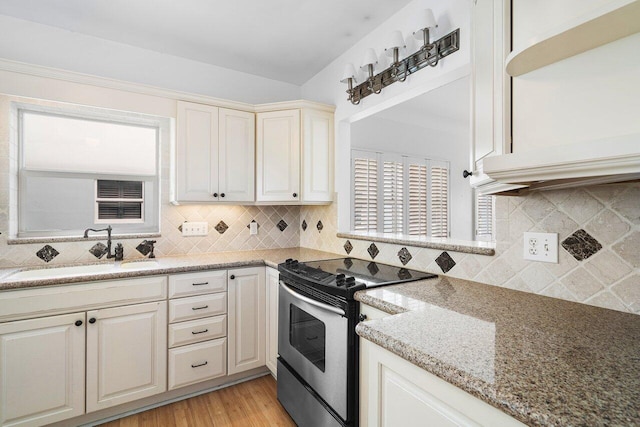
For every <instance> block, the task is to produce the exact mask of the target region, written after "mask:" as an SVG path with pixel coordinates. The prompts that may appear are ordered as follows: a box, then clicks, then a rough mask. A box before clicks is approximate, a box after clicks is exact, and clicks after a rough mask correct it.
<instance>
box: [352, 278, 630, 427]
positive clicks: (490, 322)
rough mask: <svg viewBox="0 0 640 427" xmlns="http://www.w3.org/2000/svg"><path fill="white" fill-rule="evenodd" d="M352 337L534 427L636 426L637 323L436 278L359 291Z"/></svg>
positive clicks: (589, 308)
mask: <svg viewBox="0 0 640 427" xmlns="http://www.w3.org/2000/svg"><path fill="white" fill-rule="evenodd" d="M356 299H358V300H359V301H361V302H362V303H365V304H368V305H370V306H373V307H375V308H378V309H380V310H382V311H385V312H387V313H390V314H393V316H389V317H386V318H383V319H379V320H371V321H365V322H360V324H359V325H358V326H357V328H356V332H357V333H358V335H360V336H361V337H363V338H365V339H367V340H370V341H372V342H374V343H376V344H378V345H380V346H382V347H383V348H385V349H387V350H389V351H391V352H393V353H395V354H397V355H399V356H400V357H402V358H404V359H406V360H408V361H410V362H412V363H413V364H415V365H417V366H420V367H421V368H423V369H425V370H427V371H429V372H431V373H432V374H434V375H437V376H438V377H440V378H442V379H444V380H446V381H448V382H449V383H451V384H453V385H455V386H457V387H459V388H461V389H464V390H465V391H467V392H469V393H470V394H472V395H474V396H476V397H479V398H480V399H482V400H484V401H485V402H487V403H489V404H491V405H493V406H495V407H497V408H499V409H501V410H502V411H504V412H506V413H508V414H510V415H511V416H513V417H515V418H517V419H518V420H520V421H522V422H524V423H526V424H528V425H534V426H604V425H606V426H614V425H615V426H631V425H640V316H638V315H634V314H628V313H622V312H617V311H613V310H607V309H603V308H598V307H592V306H588V305H584V304H577V303H572V302H567V301H563V300H559V299H554V298H549V297H544V296H539V295H534V294H529V293H524V292H519V291H513V290H510V289H504V288H499V287H495V286H489V285H483V284H480V283H476V282H470V281H466V280H461V279H454V278H448V277H439V278H437V279H428V280H422V281H419V282H412V283H408V284H402V285H393V286H387V287H380V288H375V289H371V290H364V291H360V292H358V293H356Z"/></svg>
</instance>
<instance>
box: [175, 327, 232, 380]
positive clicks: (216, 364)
mask: <svg viewBox="0 0 640 427" xmlns="http://www.w3.org/2000/svg"><path fill="white" fill-rule="evenodd" d="M169 367H170V369H169V389H170V390H173V389H174V388H179V387H184V386H186V385H190V384H195V383H198V382H200V381H205V380H209V379H212V378H217V377H221V376H223V375H225V374H226V373H227V339H226V338H220V339H217V340H213V341H205V342H202V343H199V344H192V345H186V346H184V347H178V348H172V349H170V350H169Z"/></svg>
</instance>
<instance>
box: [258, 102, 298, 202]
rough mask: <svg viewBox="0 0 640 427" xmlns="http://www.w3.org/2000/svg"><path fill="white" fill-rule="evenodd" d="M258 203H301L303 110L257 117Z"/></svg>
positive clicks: (260, 114) (273, 112)
mask: <svg viewBox="0 0 640 427" xmlns="http://www.w3.org/2000/svg"><path fill="white" fill-rule="evenodd" d="M257 146H258V149H257V153H258V155H257V167H256V170H257V173H258V176H257V194H256V200H257V201H258V202H295V201H299V200H300V110H284V111H270V112H267V113H258V114H257Z"/></svg>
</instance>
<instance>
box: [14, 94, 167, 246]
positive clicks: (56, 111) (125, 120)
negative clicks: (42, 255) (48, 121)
mask: <svg viewBox="0 0 640 427" xmlns="http://www.w3.org/2000/svg"><path fill="white" fill-rule="evenodd" d="M12 111H13V114H15V119H16V123H17V132H16V140H17V144H16V148H17V155H16V163H15V164H16V166H17V167H16V176H17V198H16V201H17V205H16V211H15V212H16V219H17V221H16V228H15V236H16V237H17V238H30V239H37V238H43V239H48V238H56V237H64V238H71V237H77V236H81V235H82V230H84V229H85V228H89V227H92V226H100V225H101V224H110V223H114V224H119V225H121V226H124V228H122V229H121V234H150V235H157V234H158V233H159V232H160V223H161V211H160V208H161V199H162V189H161V187H160V182H161V175H160V174H161V170H162V166H161V165H162V163H161V161H162V159H161V150H162V143H161V139H162V136H161V135H162V133H163V132H166V131H167V130H168V128H167V125H168V123H167V122H165V119H164V118H162V117H155V116H150V115H146V114H142V113H135V112H126V111H116V110H110V109H106V108H100V107H90V106H83V105H74V104H61V105H59V106H58V105H51V104H48V105H40V104H30V103H25V102H12ZM25 113H27V114H41V115H47V116H55V117H62V118H71V119H79V120H86V121H95V122H102V123H113V124H120V125H127V126H135V127H145V128H150V129H153V130H155V145H154V147H155V159H154V165H155V174H153V175H151V174H139V175H135V174H134V175H132V174H118V173H114V174H111V173H87V172H66V171H54V170H46V169H29V168H27V167H26V166H25V158H24V153H25V138H24V121H23V116H24V114H25ZM29 177H42V178H48V177H51V178H72V179H83V180H85V179H86V180H91V181H94V183H93V187H94V194H92V195H91V196H90V197H89V198H88V201H90V202H92V203H93V204H94V209H93V211H94V213H93V218H94V223H93V224H91V223H89V224H79V226H80V228H78V229H64V230H63V229H60V230H55V229H54V230H46V231H33V230H26V229H25V228H24V227H25V224H26V218H27V217H26V215H27V213H26V212H25V210H26V209H25V207H24V206H25V203H26V202H25V197H26V192H27V190H26V181H27V178H29ZM98 180H119V181H142V183H143V199H144V203H143V205H142V207H143V209H144V208H145V207H146V210H143V213H142V219H141V220H136V221H131V220H126V219H125V220H124V221H122V220H98V209H97V181H98ZM148 184H151V186H150V188H152V189H153V190H150V191H153V193H152V194H153V201H149V203H147V193H146V189H147V188H149V187H148ZM145 205H146V206H145ZM149 205H151V206H149ZM148 209H150V211H149V210H148ZM146 213H149V215H150V216H149V218H147V217H146V216H145V215H146ZM140 225H142V227H140Z"/></svg>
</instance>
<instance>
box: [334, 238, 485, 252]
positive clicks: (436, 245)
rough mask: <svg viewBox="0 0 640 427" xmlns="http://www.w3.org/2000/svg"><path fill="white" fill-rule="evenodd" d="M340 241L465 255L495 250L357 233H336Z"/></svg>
mask: <svg viewBox="0 0 640 427" xmlns="http://www.w3.org/2000/svg"><path fill="white" fill-rule="evenodd" d="M336 236H337V237H338V238H340V239H354V240H366V241H369V242H379V243H391V244H394V245H407V246H415V247H418V248H427V249H437V250H442V251H453V252H462V253H466V254H475V255H487V256H493V255H495V254H496V250H495V248H490V247H479V246H472V245H463V244H459V243H447V242H429V241H425V240H417V239H416V240H413V239H403V238H401V237H391V236H376V235H367V234H357V233H337V235H336Z"/></svg>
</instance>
